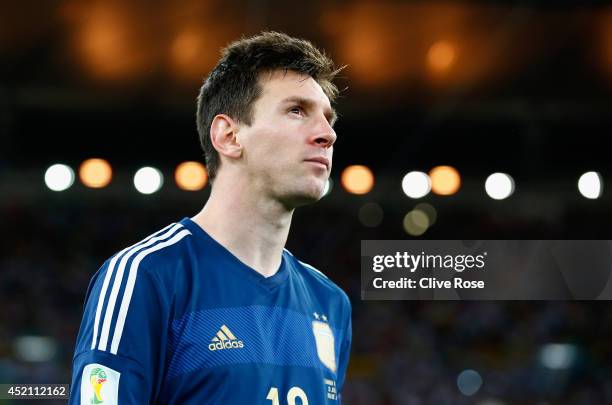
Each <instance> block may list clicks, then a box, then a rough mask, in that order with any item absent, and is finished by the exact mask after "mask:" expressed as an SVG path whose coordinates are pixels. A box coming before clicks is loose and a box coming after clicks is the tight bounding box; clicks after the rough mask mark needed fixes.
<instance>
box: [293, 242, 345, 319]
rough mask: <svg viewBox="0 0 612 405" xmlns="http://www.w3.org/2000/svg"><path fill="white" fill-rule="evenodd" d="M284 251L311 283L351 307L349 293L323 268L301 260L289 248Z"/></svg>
mask: <svg viewBox="0 0 612 405" xmlns="http://www.w3.org/2000/svg"><path fill="white" fill-rule="evenodd" d="M284 251H285V254H286V255H287V256H288V258H289V260H291V261H292V262H293V264H294V266H295V267H296V269H297V270H298V272H299V273H300V275H301V276H302V277H303V278H305V279H307V280H308V281H309V284H311V285H313V284H314V285H316V286H317V287H319V288H321V289H323V290H325V291H326V292H327V293H328V294H331V295H332V296H334V297H336V298H337V299H339V300H340V301H341V302H342V305H343V306H345V307H348V308H349V309H350V306H351V301H350V300H349V297H348V295H347V294H346V293H345V292H344V290H343V289H342V288H340V287H339V286H338V285H337V284H336V283H334V282H333V281H332V280H331V279H330V278H329V277H328V276H327V275H325V274H324V273H323V272H322V271H321V270H319V269H317V268H316V267H314V266H312V265H310V264H308V263H305V262H303V261H301V260H299V259H298V258H296V257H295V256H294V255H293V253H291V252H290V251H289V250H287V249H285V250H284Z"/></svg>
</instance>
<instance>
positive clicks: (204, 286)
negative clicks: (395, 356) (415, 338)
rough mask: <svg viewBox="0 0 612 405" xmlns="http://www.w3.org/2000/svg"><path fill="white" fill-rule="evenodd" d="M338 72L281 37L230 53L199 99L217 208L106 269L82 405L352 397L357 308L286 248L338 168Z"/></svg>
mask: <svg viewBox="0 0 612 405" xmlns="http://www.w3.org/2000/svg"><path fill="white" fill-rule="evenodd" d="M337 72H338V70H337V69H335V68H334V66H333V63H332V61H331V60H330V59H329V58H327V57H326V56H325V55H324V54H322V53H321V52H320V51H319V50H317V49H316V48H315V47H313V46H312V44H310V43H309V42H307V41H303V40H298V39H295V38H291V37H289V36H287V35H285V34H281V33H275V32H266V33H263V34H261V35H258V36H255V37H252V38H248V39H243V40H240V41H237V42H235V43H233V44H230V45H229V46H228V47H227V48H226V49H225V50H224V52H223V56H222V58H221V60H220V61H219V63H218V65H217V66H216V67H215V68H214V70H213V71H212V72H211V73H210V75H209V76H208V78H207V80H206V81H205V83H204V85H203V86H202V88H201V91H200V95H199V98H198V110H197V123H198V132H199V135H200V140H201V143H202V146H203V149H204V152H205V157H206V162H207V168H208V171H209V176H210V178H211V181H212V190H211V194H210V198H209V199H208V201H207V202H206V205H205V206H204V208H203V209H202V211H201V212H200V213H198V214H197V215H196V216H195V217H193V218H192V219H189V218H185V219H183V220H182V221H180V222H178V223H176V224H172V225H169V226H168V227H166V228H165V229H163V230H161V231H159V232H157V233H155V234H153V235H151V236H149V237H148V238H146V239H144V240H143V241H141V242H139V243H137V244H135V245H133V246H131V247H128V248H126V249H124V250H122V251H121V252H119V253H117V254H116V255H114V256H113V257H111V258H110V259H109V260H108V261H107V262H106V263H104V265H103V266H102V268H101V269H100V270H99V271H98V272H97V273H96V274H95V275H94V277H93V279H92V282H91V284H90V287H89V289H88V291H87V298H86V306H85V314H84V317H83V322H82V324H81V329H80V332H79V336H78V340H77V346H76V351H75V356H74V364H73V377H72V394H71V400H70V403H71V404H98V403H99V404H116V403H119V404H121V405H126V404H149V403H159V404H184V405H189V404H198V405H201V404H272V405H280V404H283V405H285V404H289V405H293V404H302V405H305V404H311V405H312V404H337V403H339V402H340V390H341V388H342V385H343V382H344V378H345V373H346V367H347V363H348V357H349V350H350V344H351V318H350V315H351V307H350V302H349V300H348V298H347V296H346V294H344V292H342V290H340V289H339V288H338V287H337V286H336V285H335V284H334V283H332V282H331V281H330V280H329V279H328V278H327V277H326V276H325V275H323V274H322V273H320V272H319V271H318V270H316V269H314V268H313V267H311V266H309V265H307V264H304V263H302V262H300V261H298V260H297V259H296V258H295V257H294V256H293V255H292V254H291V253H289V252H288V251H287V250H285V249H284V245H285V242H286V240H287V235H288V232H289V226H290V223H291V217H292V214H293V211H294V209H295V208H296V207H298V206H300V205H303V204H306V203H309V202H314V201H316V200H318V199H319V198H320V197H321V196H322V194H323V190H324V187H325V183H326V181H327V179H328V177H329V174H330V170H331V161H332V151H333V144H334V142H335V140H336V134H335V132H334V129H333V124H334V120H335V117H336V115H335V113H334V110H333V109H332V107H331V104H330V102H331V101H333V99H334V97H335V96H336V95H337V88H336V87H335V86H334V85H333V84H332V79H333V78H334V76H335V75H336V73H337Z"/></svg>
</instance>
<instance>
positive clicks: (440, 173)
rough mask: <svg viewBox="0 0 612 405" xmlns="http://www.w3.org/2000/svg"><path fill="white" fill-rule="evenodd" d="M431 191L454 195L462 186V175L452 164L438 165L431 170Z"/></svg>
mask: <svg viewBox="0 0 612 405" xmlns="http://www.w3.org/2000/svg"><path fill="white" fill-rule="evenodd" d="M429 178H430V179H431V191H432V192H434V193H435V194H438V195H452V194H455V193H456V192H457V190H459V187H461V176H460V175H459V172H458V171H457V169H455V168H454V167H451V166H436V167H434V168H433V169H431V171H430V172H429Z"/></svg>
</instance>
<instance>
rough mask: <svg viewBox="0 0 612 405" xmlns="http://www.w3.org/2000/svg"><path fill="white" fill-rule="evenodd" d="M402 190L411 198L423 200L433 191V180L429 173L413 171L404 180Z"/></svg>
mask: <svg viewBox="0 0 612 405" xmlns="http://www.w3.org/2000/svg"><path fill="white" fill-rule="evenodd" d="M402 190H403V191H404V194H406V195H407V196H408V197H410V198H415V199H416V198H422V197H425V196H426V195H427V194H429V191H431V180H430V178H429V176H428V175H427V173H423V172H419V171H413V172H410V173H408V174H406V175H405V176H404V178H403V179H402Z"/></svg>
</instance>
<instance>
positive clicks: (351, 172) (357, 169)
mask: <svg viewBox="0 0 612 405" xmlns="http://www.w3.org/2000/svg"><path fill="white" fill-rule="evenodd" d="M340 181H341V183H342V187H344V189H345V190H346V191H348V192H349V193H351V194H360V195H361V194H367V193H369V192H370V191H371V190H372V187H374V174H373V173H372V171H371V170H370V168H368V167H367V166H362V165H353V166H349V167H347V168H346V169H344V170H343V171H342V176H341V177H340Z"/></svg>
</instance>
